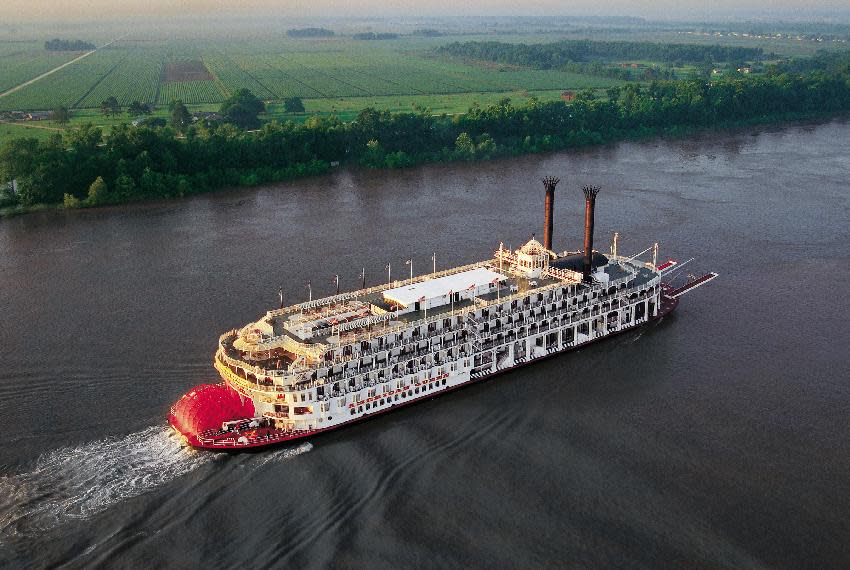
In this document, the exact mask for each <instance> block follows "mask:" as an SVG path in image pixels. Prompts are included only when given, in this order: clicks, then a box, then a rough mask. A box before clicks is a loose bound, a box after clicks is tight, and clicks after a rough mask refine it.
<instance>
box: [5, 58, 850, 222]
mask: <svg viewBox="0 0 850 570" xmlns="http://www.w3.org/2000/svg"><path fill="white" fill-rule="evenodd" d="M844 61H845V63H847V64H850V57H847V58H846V59H845V60H844ZM842 69H843V70H842V71H838V72H836V73H825V72H823V71H815V72H812V73H810V74H805V75H793V74H787V73H777V74H770V75H765V76H759V77H746V78H740V79H723V80H719V81H712V82H708V81H705V80H696V79H694V80H688V81H668V82H653V83H651V84H650V85H649V86H641V85H638V84H628V85H626V86H625V87H614V88H611V89H609V90H608V91H607V97H605V98H600V99H597V98H595V97H594V96H593V95H592V94H591V93H589V92H583V93H579V95H578V97H577V98H576V100H574V101H572V102H570V103H565V102H563V101H551V102H540V101H537V100H535V99H531V100H530V101H529V102H528V103H527V104H524V105H521V106H515V105H514V104H512V103H511V101H510V100H509V99H504V100H502V101H500V102H499V103H497V104H494V105H490V106H487V107H477V106H476V107H473V108H471V109H470V110H469V112H468V113H466V114H464V115H458V116H447V115H439V116H436V115H429V114H426V113H419V114H416V113H397V114H393V113H390V112H387V111H376V110H374V109H366V110H364V111H362V112H361V113H360V114H359V115H358V116H357V118H356V120H354V121H352V122H349V123H343V122H342V121H340V120H339V119H338V118H336V117H329V118H321V117H313V118H311V119H309V120H308V121H307V122H305V123H304V124H295V123H293V122H287V123H284V124H279V123H277V122H272V123H268V124H266V125H264V126H263V127H262V128H261V129H260V131H259V132H245V131H241V130H239V129H237V128H236V127H234V126H233V125H220V126H209V127H203V126H202V127H195V126H192V127H189V128H188V131H187V133H186V136H185V138H177V137H175V132H174V131H172V130H171V129H170V128H149V127H144V126H142V127H136V128H134V127H128V126H119V127H116V128H115V129H114V130H113V131H112V133H111V134H110V135H108V136H106V137H102V133H101V131H100V129H97V128H94V127H91V126H86V127H82V128H79V129H76V130H73V131H70V132H68V133H67V134H66V135H64V136H61V135H58V134H57V135H55V136H54V137H53V138H52V139H50V140H47V141H43V142H39V141H38V140H37V139H33V138H23V139H16V140H13V141H10V142H9V143H7V144H6V145H5V146H4V147H3V148H2V149H0V181H10V180H16V181H17V188H18V194H17V195H16V196H14V197H13V198H12V199H13V200H16V201H18V202H19V203H20V204H22V205H24V206H27V205H31V204H34V203H38V202H44V203H56V202H62V201H63V199H64V202H65V204H66V205H68V206H69V207H74V206H79V205H82V204H85V205H98V204H105V203H117V202H125V201H132V200H142V199H147V198H164V197H173V196H183V195H187V194H193V193H198V192H205V191H208V190H212V189H215V188H221V187H227V186H250V185H255V184H261V183H266V182H272V181H277V180H283V179H288V178H294V177H298V176H305V175H312V174H317V173H321V172H324V171H326V170H328V169H329V168H330V164H331V163H332V162H334V161H341V162H348V163H352V162H353V163H359V164H361V165H364V166H367V167H374V168H395V167H404V166H409V165H412V164H416V163H421V162H429V161H430V162H434V161H449V160H475V159H487V158H492V157H496V156H505V155H516V154H524V153H534V152H542V151H551V150H558V149H565V148H573V147H580V146H584V145H592V144H599V143H603V142H608V141H615V140H622V139H627V138H634V137H642V136H647V135H653V134H659V133H678V132H684V131H686V130H688V129H692V128H699V127H712V126H717V125H732V124H736V123H742V122H749V121H760V120H777V119H783V118H790V117H801V116H804V115H806V114H814V113H830V112H840V111H847V110H850V65H845V66H844V67H843V68H842ZM8 200H9V198H8V197H7V201H8Z"/></svg>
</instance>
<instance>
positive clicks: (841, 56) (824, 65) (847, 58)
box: [768, 50, 850, 75]
mask: <svg viewBox="0 0 850 570" xmlns="http://www.w3.org/2000/svg"><path fill="white" fill-rule="evenodd" d="M814 71H820V72H824V73H831V74H841V73H850V50H844V51H826V50H820V51H818V52H817V54H816V55H815V57H795V58H792V59H790V60H788V61H784V62H781V63H777V64H773V65H771V66H769V67H768V73H772V74H774V75H776V74H780V73H811V72H814Z"/></svg>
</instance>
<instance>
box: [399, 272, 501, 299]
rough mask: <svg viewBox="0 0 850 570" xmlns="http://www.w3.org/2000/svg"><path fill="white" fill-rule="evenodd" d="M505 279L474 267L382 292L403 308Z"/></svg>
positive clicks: (497, 274) (494, 273)
mask: <svg viewBox="0 0 850 570" xmlns="http://www.w3.org/2000/svg"><path fill="white" fill-rule="evenodd" d="M505 279H507V277H506V276H505V275H502V274H501V273H496V272H495V271H490V270H489V269H485V268H483V267H476V268H475V269H470V270H469V271H462V272H460V273H453V274H451V275H446V276H445V277H438V278H437V279H429V280H427V281H420V282H419V283H413V284H411V285H405V286H404V287H396V288H395V289H387V290H386V291H384V299H386V300H388V301H393V302H395V303H398V304H400V305H402V306H404V307H407V306H409V305H411V304H413V303H415V302H416V301H420V300H422V298H423V297H424V298H425V300H428V299H436V298H437V297H445V296H446V295H448V294H449V292H452V293H463V292H464V291H467V290H471V289H478V288H479V287H482V286H486V285H489V284H490V283H493V282H495V281H497V280H498V281H504V280H505Z"/></svg>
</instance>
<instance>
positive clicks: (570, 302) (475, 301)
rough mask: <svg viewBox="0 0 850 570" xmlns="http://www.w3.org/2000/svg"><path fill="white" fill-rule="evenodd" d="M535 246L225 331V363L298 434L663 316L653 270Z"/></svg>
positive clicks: (237, 385) (231, 381) (231, 380)
mask: <svg viewBox="0 0 850 570" xmlns="http://www.w3.org/2000/svg"><path fill="white" fill-rule="evenodd" d="M582 259H583V258H582V255H581V254H579V253H574V254H561V255H556V254H555V253H554V252H550V251H548V250H545V249H544V248H543V247H542V246H541V245H540V244H539V242H537V241H536V240H531V241H529V242H528V243H527V244H525V245H524V246H522V247H521V248H519V249H517V250H515V251H510V250H508V249H505V248H504V247H502V246H500V247H499V249H498V250H497V251H496V253H495V256H494V258H493V259H490V260H487V261H481V262H479V263H475V264H472V265H468V266H464V267H459V268H456V269H450V270H447V271H441V272H438V273H434V274H429V275H423V276H420V277H415V278H413V279H408V280H405V281H402V282H393V283H391V284H385V285H382V286H378V287H372V288H369V289H364V290H360V291H354V292H351V293H345V294H342V295H337V296H333V297H328V298H324V299H317V300H314V301H311V302H309V303H302V304H299V305H293V306H291V307H286V308H283V309H279V310H273V311H269V312H268V313H267V314H266V315H265V316H264V317H263V318H262V319H260V320H259V321H257V322H254V323H251V324H249V325H247V326H245V327H243V328H242V329H240V330H237V331H231V332H229V333H227V334H225V335H223V336H222V337H221V339H220V342H219V349H218V352H217V353H216V359H215V365H216V367H217V368H218V370H219V372H220V373H221V375H222V378H223V379H224V381H225V382H226V383H227V384H228V385H229V386H231V387H232V388H233V389H235V390H236V391H238V392H239V393H240V394H242V395H243V396H244V397H247V398H250V399H251V400H252V401H253V403H254V409H255V415H257V416H262V417H265V418H267V419H268V420H270V421H271V422H273V424H274V426H275V427H276V428H278V429H283V430H287V431H314V430H317V429H324V428H328V427H332V426H335V425H337V424H341V423H345V422H348V421H351V420H353V419H358V418H361V417H363V416H367V415H370V414H374V413H378V412H380V411H383V410H385V409H387V408H390V407H393V406H396V405H399V404H402V403H405V402H407V401H410V400H415V399H417V398H420V397H423V396H424V395H430V394H434V393H437V392H440V391H442V390H446V389H450V388H453V387H456V386H459V385H462V384H464V383H466V382H469V381H470V380H472V379H475V378H477V377H480V376H483V375H487V374H491V373H494V372H497V371H501V370H505V369H508V368H512V367H515V366H517V365H520V364H523V363H525V362H528V361H530V360H533V359H536V358H540V357H543V356H546V355H548V354H551V353H553V352H558V351H562V350H566V349H568V348H572V347H575V346H577V345H580V344H583V343H587V342H590V341H593V340H596V339H598V338H600V337H604V336H606V335H609V334H612V333H616V332H620V331H622V330H624V329H628V328H631V327H634V326H637V325H640V324H641V323H643V322H645V321H646V320H648V319H650V318H652V317H654V316H656V315H657V314H658V311H659V307H660V295H661V282H660V281H661V280H660V272H659V271H657V270H656V269H655V267H653V266H652V265H651V264H644V263H641V262H638V261H634V260H627V259H625V258H623V257H616V256H608V257H605V256H602V255H601V254H599V253H595V263H594V268H593V269H594V270H593V273H592V277H591V279H590V280H589V281H583V280H582V273H579V272H578V271H576V268H577V267H579V266H580V262H581V261H582Z"/></svg>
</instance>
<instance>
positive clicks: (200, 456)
mask: <svg viewBox="0 0 850 570" xmlns="http://www.w3.org/2000/svg"><path fill="white" fill-rule="evenodd" d="M217 457H219V455H217V454H210V453H198V452H196V451H192V450H189V449H187V448H185V447H184V446H183V445H182V443H181V441H180V439H179V437H178V436H177V435H176V434H175V433H174V432H173V431H172V430H170V429H168V428H165V427H161V426H156V427H150V428H148V429H145V430H142V431H139V432H136V433H132V434H130V435H127V436H125V437H120V438H118V437H115V438H106V439H103V440H99V441H95V442H91V443H86V444H83V445H79V446H77V447H65V448H61V449H57V450H55V451H51V452H49V453H46V454H44V455H42V456H41V457H39V459H38V460H37V461H36V464H35V467H34V468H33V469H32V470H31V471H27V472H24V473H18V474H11V475H3V476H0V542H4V541H5V540H6V539H9V538H12V537H15V536H18V535H23V536H27V535H31V534H33V533H42V532H44V531H47V530H49V529H52V528H54V527H56V526H58V525H61V524H63V523H65V522H68V521H70V520H74V519H87V518H89V517H91V516H92V515H95V514H97V513H99V512H101V511H104V510H106V509H107V508H109V507H110V506H112V505H115V504H116V503H118V502H120V501H122V500H124V499H129V498H131V497H135V496H138V495H141V494H142V493H145V492H147V491H150V490H152V489H154V488H156V487H159V486H160V485H164V484H166V483H168V482H169V481H172V480H174V479H177V478H178V477H181V476H183V475H185V474H187V473H189V472H191V471H193V470H195V469H197V468H198V467H200V466H201V465H204V464H206V463H209V462H210V461H214V460H215V459H216V458H217Z"/></svg>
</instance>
